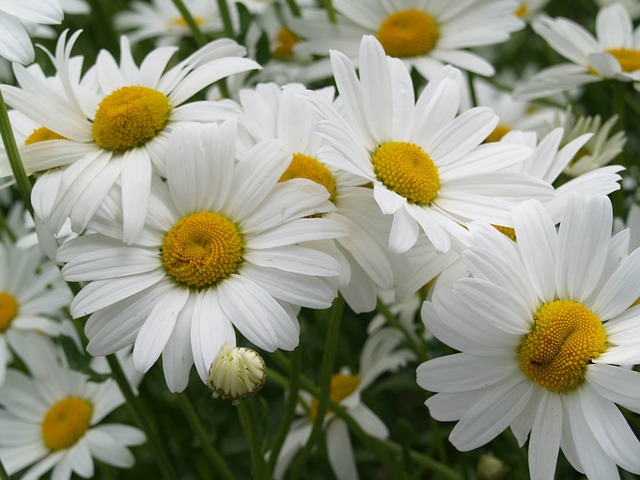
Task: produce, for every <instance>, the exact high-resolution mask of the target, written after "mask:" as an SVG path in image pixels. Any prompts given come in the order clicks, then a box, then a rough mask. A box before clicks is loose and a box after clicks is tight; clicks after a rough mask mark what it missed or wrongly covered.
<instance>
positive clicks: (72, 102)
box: [2, 32, 259, 242]
mask: <svg viewBox="0 0 640 480" xmlns="http://www.w3.org/2000/svg"><path fill="white" fill-rule="evenodd" d="M79 34H80V32H76V33H74V34H73V35H71V37H70V38H69V40H68V41H67V38H66V33H65V34H63V35H61V37H60V39H59V41H58V44H57V47H56V52H55V55H52V56H51V58H52V60H53V63H54V66H55V67H56V69H57V75H58V77H59V81H60V83H61V88H62V91H63V93H62V94H61V93H60V92H59V91H57V90H54V89H52V88H48V86H47V83H46V82H43V81H42V80H41V79H39V78H34V76H33V75H30V72H29V71H28V70H26V69H25V68H24V67H21V66H16V67H15V73H16V76H17V78H18V82H19V83H20V85H21V88H19V87H13V86H8V85H5V86H3V87H2V88H3V94H4V95H5V98H6V101H7V103H8V104H10V105H12V106H13V107H14V108H15V109H16V110H18V111H20V112H22V113H23V114H25V115H27V116H28V117H30V118H31V119H32V120H34V121H35V122H36V123H38V124H40V125H41V126H42V127H41V128H42V129H43V131H45V132H52V134H53V136H52V137H50V138H51V139H49V140H47V141H39V142H36V143H34V144H31V145H26V146H24V147H23V148H22V149H21V157H22V160H23V163H24V164H25V169H26V171H27V173H28V174H31V173H40V174H41V175H40V177H39V178H38V182H43V184H42V186H41V187H39V186H38V182H36V186H35V188H34V192H33V198H32V202H33V204H34V208H36V214H38V216H39V217H40V218H43V219H46V220H47V222H48V224H49V226H50V228H51V230H52V231H54V233H57V232H58V231H59V230H60V228H61V227H62V225H63V224H64V222H65V220H66V219H67V218H70V219H71V227H72V229H73V230H74V231H75V232H77V233H81V232H82V231H83V230H84V228H85V227H86V225H87V223H88V221H89V220H90V219H91V217H92V216H93V215H94V214H95V212H96V211H97V209H98V208H99V207H100V205H101V203H102V202H103V200H104V199H105V197H106V196H107V194H108V193H109V191H110V190H111V188H112V187H113V186H114V185H115V184H118V185H119V186H120V191H121V204H122V207H121V208H122V212H123V215H122V221H123V222H124V228H123V238H124V239H125V241H127V242H131V241H133V240H134V239H135V237H136V235H137V234H138V233H139V232H140V230H141V228H142V226H143V225H144V220H145V217H146V213H147V205H148V202H149V190H150V185H151V178H152V176H153V175H154V174H164V169H163V164H162V163H163V162H162V159H163V158H164V151H165V148H166V144H167V138H168V135H169V133H170V132H171V130H172V129H175V128H176V127H179V126H180V125H184V124H186V123H201V122H212V121H216V120H221V119H225V118H228V116H229V115H228V112H227V111H226V110H225V109H224V107H221V108H222V110H223V111H220V110H219V109H218V107H219V106H220V104H217V103H215V102H188V100H189V99H190V98H191V97H192V96H193V95H195V94H196V93H197V92H199V91H200V90H202V89H203V88H204V87H206V86H208V85H210V84H212V83H214V82H216V81H218V80H220V79H221V78H224V77H226V76H228V75H231V74H234V73H238V72H243V71H246V70H251V69H255V68H259V66H258V64H256V63H255V62H254V61H252V60H249V59H246V58H241V57H242V55H244V53H245V50H244V48H243V47H241V46H239V45H238V44H237V43H235V42H234V41H232V40H228V39H221V40H217V41H214V42H211V43H209V44H207V45H206V46H204V47H203V48H201V49H199V50H197V51H196V52H195V53H193V54H192V55H190V56H189V57H188V58H186V59H185V60H183V61H181V62H179V63H178V64H177V65H175V66H173V67H172V68H170V69H168V70H166V71H165V69H166V68H167V66H168V65H169V62H170V60H171V58H172V57H173V55H174V54H175V53H176V51H177V49H176V48H175V47H163V48H158V49H155V50H153V51H152V52H151V53H149V54H148V55H147V57H146V58H145V60H143V62H142V63H141V65H140V67H138V66H137V65H136V64H135V62H134V60H133V57H132V54H131V48H130V45H129V41H128V39H127V38H126V37H122V41H121V57H120V64H119V65H118V63H117V62H116V61H115V59H114V58H113V57H112V56H111V54H110V53H108V52H107V51H105V50H103V51H101V52H100V53H99V54H98V58H97V60H96V64H95V65H94V66H93V68H91V69H90V70H89V72H87V74H85V75H84V77H82V78H78V76H77V75H74V72H76V69H73V68H72V67H71V66H70V65H71V62H70V54H71V50H72V48H73V45H74V43H75V42H76V40H77V38H78V35H79ZM48 175H54V176H55V177H54V180H53V181H50V182H49V181H47V180H48V179H46V180H43V179H44V178H45V177H47V176H48ZM39 205H52V206H50V207H48V210H50V214H49V215H46V212H40V211H39V210H38V206H39Z"/></svg>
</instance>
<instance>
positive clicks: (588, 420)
mask: <svg viewBox="0 0 640 480" xmlns="http://www.w3.org/2000/svg"><path fill="white" fill-rule="evenodd" d="M612 217H613V213H612V206H611V202H610V201H609V199H608V198H607V197H605V196H595V197H591V198H589V199H586V198H584V197H579V196H575V197H574V198H573V199H572V201H571V202H570V203H569V205H568V206H567V210H566V211H565V212H564V215H563V218H562V222H561V223H560V227H559V230H558V231H556V228H555V225H554V221H553V219H552V218H551V217H550V216H549V214H548V213H547V212H546V210H545V209H544V208H543V207H542V205H541V204H540V203H539V202H537V201H535V200H531V201H527V202H524V203H523V204H522V205H520V206H518V207H516V208H515V209H514V214H513V219H514V223H515V232H516V236H517V238H518V243H517V245H516V244H515V243H514V242H512V241H511V240H509V239H508V238H507V237H506V236H505V235H502V234H500V233H499V232H498V231H497V230H496V229H495V228H493V227H491V226H488V225H486V224H473V225H471V226H470V229H471V232H472V234H473V238H474V242H475V243H474V245H473V246H472V247H470V248H469V249H468V250H467V251H465V252H464V253H463V254H462V258H463V260H464V262H465V264H466V266H467V267H468V269H469V271H470V273H471V277H470V278H464V279H461V280H458V281H456V282H455V283H454V284H453V288H452V289H449V290H444V289H440V290H437V291H436V292H434V296H433V298H432V301H430V302H425V304H424V305H423V307H422V318H423V321H424V323H425V326H426V328H427V329H428V330H429V331H430V332H431V333H432V334H433V335H434V336H435V337H436V338H438V339H439V340H441V341H442V342H443V343H445V344H447V345H449V346H450V347H452V348H454V349H456V350H459V351H460V353H457V354H454V355H449V356H445V357H441V358H436V359H434V360H429V361H427V362H425V363H423V364H422V365H420V366H419V367H418V370H417V381H418V384H419V385H420V386H421V387H423V388H425V389H426V390H429V391H432V392H438V393H437V394H436V395H434V396H432V397H431V398H429V399H428V400H427V402H426V405H427V406H428V407H429V411H430V413H431V415H432V416H433V417H434V418H436V419H438V420H441V421H453V420H459V422H458V423H457V425H456V426H455V427H454V428H453V430H452V432H451V435H450V437H449V440H450V441H451V442H452V443H453V445H454V446H455V447H456V448H458V449H459V450H462V451H467V450H472V449H474V448H478V447H480V446H482V445H484V444H486V443H488V442H489V441H491V440H492V439H493V438H495V437H496V436H497V435H498V434H500V433H501V432H502V431H503V430H505V429H506V428H507V427H511V430H512V432H513V433H514V435H515V437H516V439H517V441H518V443H519V444H520V445H521V446H522V445H524V443H525V442H526V440H527V437H529V468H530V472H531V478H535V479H541V480H542V479H549V480H551V479H553V478H554V471H555V467H556V461H557V455H558V450H559V449H560V448H561V449H562V451H563V453H564V454H565V456H566V458H567V459H568V460H569V462H570V463H571V465H572V466H573V467H574V468H575V469H576V470H578V471H580V472H583V473H585V474H586V475H587V477H588V478H591V479H617V478H620V477H619V474H618V469H617V465H619V466H620V467H622V468H624V469H625V470H628V471H630V472H632V473H636V474H637V473H640V442H639V441H638V439H637V437H636V435H635V434H634V433H633V431H632V430H631V428H630V427H629V425H628V424H627V422H626V421H625V419H624V417H623V415H622V413H621V412H620V411H619V410H618V409H617V408H616V406H615V404H616V403H617V404H619V405H621V406H623V407H625V408H627V409H630V410H632V411H634V412H640V402H639V401H638V399H639V398H640V373H638V372H634V371H632V370H629V369H626V368H621V367H619V365H625V364H636V363H638V362H639V361H640V355H639V354H638V352H640V348H639V347H640V345H639V341H638V338H640V337H639V335H638V324H639V322H638V319H639V318H640V317H639V315H640V307H631V305H632V304H633V303H634V301H635V300H636V299H637V298H638V296H640V281H639V280H640V250H635V251H634V252H632V253H631V254H627V245H628V242H629V232H628V231H624V232H622V233H620V234H618V235H616V236H615V237H613V238H611V227H612ZM629 307H631V308H629Z"/></svg>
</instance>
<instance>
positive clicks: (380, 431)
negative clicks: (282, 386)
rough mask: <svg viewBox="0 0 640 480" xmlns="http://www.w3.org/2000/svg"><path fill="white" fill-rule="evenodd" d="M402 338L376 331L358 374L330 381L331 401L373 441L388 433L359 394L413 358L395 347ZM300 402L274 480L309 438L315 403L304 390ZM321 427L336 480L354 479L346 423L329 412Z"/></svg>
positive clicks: (343, 373) (395, 333) (347, 373)
mask: <svg viewBox="0 0 640 480" xmlns="http://www.w3.org/2000/svg"><path fill="white" fill-rule="evenodd" d="M402 338H403V337H402V334H401V333H400V332H399V331H397V330H392V329H390V328H384V329H382V330H379V331H377V332H376V333H374V334H373V335H371V336H370V337H369V338H368V339H367V341H366V342H365V344H364V346H363V348H362V353H361V354H360V371H359V372H358V373H357V374H354V373H352V372H350V371H349V370H348V369H346V368H345V369H343V370H342V371H341V372H340V373H336V374H334V375H333V377H332V378H331V393H330V398H331V400H332V401H333V402H335V403H338V404H339V405H340V406H342V407H343V408H344V409H345V410H346V411H347V413H348V414H349V415H350V416H351V417H352V418H353V419H354V420H355V421H356V422H357V423H358V424H359V425H360V426H361V427H362V429H363V430H364V431H365V432H367V433H368V434H369V435H371V436H372V437H374V438H378V439H384V438H387V437H388V436H389V430H388V429H387V426H386V425H385V424H384V423H383V422H382V420H380V418H379V417H378V416H377V415H376V414H375V413H374V412H372V411H371V410H370V409H369V407H367V406H366V405H365V404H364V403H363V402H362V399H361V395H362V392H363V391H364V390H366V389H367V388H368V387H369V386H371V384H373V382H375V381H376V380H377V379H378V377H380V375H382V374H384V373H386V372H394V371H396V370H398V369H399V368H401V367H403V366H404V365H406V363H407V362H409V361H412V360H414V359H415V356H414V354H413V353H412V352H411V351H410V350H407V349H405V348H398V347H399V346H400V344H401V343H402ZM300 399H301V401H302V405H301V408H300V409H299V412H298V413H301V414H304V417H302V418H298V419H297V420H294V421H293V423H292V424H291V430H289V433H288V434H287V437H286V439H285V441H284V443H283V444H282V450H280V454H279V455H278V460H277V461H276V466H275V469H274V472H273V476H274V478H275V479H277V480H279V479H281V478H283V477H284V474H285V473H286V471H287V468H288V467H289V465H290V463H291V461H292V460H293V459H294V458H295V456H296V454H297V453H298V452H299V451H300V449H301V448H302V447H303V446H304V445H305V444H306V443H307V441H308V439H309V435H311V429H312V427H313V421H314V418H315V415H316V412H317V410H318V401H317V399H315V398H313V397H311V395H309V394H308V393H307V392H304V391H303V392H301V393H300ZM324 428H325V430H326V441H327V455H328V457H329V464H330V465H331V469H332V470H333V473H334V475H335V476H336V478H337V479H338V480H347V479H354V478H358V472H357V469H356V463H355V459H354V455H353V447H352V446H351V438H350V436H349V429H348V427H347V424H346V423H345V422H344V421H343V420H342V419H340V418H338V417H337V416H336V415H335V414H334V413H332V412H331V411H330V410H329V411H327V413H326V415H325V417H324Z"/></svg>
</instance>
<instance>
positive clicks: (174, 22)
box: [169, 15, 204, 28]
mask: <svg viewBox="0 0 640 480" xmlns="http://www.w3.org/2000/svg"><path fill="white" fill-rule="evenodd" d="M193 21H194V22H196V25H197V26H199V27H201V26H202V25H204V19H203V18H202V17H198V16H197V15H194V16H193ZM169 26H170V27H182V28H189V25H188V24H187V21H186V20H185V19H184V18H183V17H174V18H172V19H171V21H170V22H169Z"/></svg>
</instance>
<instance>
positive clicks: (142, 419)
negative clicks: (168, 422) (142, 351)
mask: <svg viewBox="0 0 640 480" xmlns="http://www.w3.org/2000/svg"><path fill="white" fill-rule="evenodd" d="M106 358H107V362H108V363H109V367H110V368H111V373H112V376H113V378H114V380H115V381H116V383H117V384H118V386H119V387H120V391H121V392H122V394H123V395H124V398H125V399H126V401H127V406H128V407H129V410H130V412H131V415H132V416H133V419H134V421H135V422H136V423H137V424H138V425H139V426H140V428H142V430H144V432H145V434H146V435H147V440H148V442H149V445H150V446H151V450H152V451H153V454H154V456H155V458H156V461H157V462H158V465H159V467H160V470H161V471H162V474H163V476H164V477H165V478H166V479H167V480H175V479H176V478H180V477H179V476H178V474H177V472H176V471H175V469H174V468H173V464H172V463H171V462H170V461H169V456H168V455H167V452H166V450H165V448H164V446H163V444H162V442H161V441H160V438H159V437H158V434H157V433H156V432H155V430H154V429H153V427H152V425H151V421H150V420H149V417H148V416H147V410H145V409H144V408H143V406H142V404H141V403H140V399H139V398H138V397H137V396H136V395H135V394H134V393H133V390H131V385H129V381H128V380H127V377H126V375H125V374H124V371H123V370H122V367H121V366H120V362H118V359H117V358H116V356H115V355H107V357H106Z"/></svg>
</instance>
